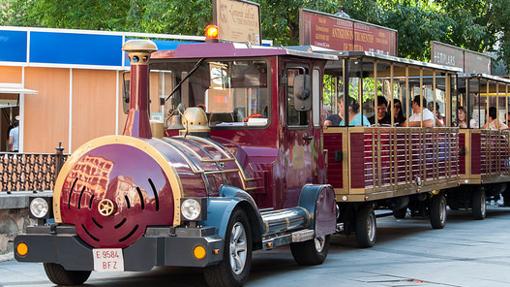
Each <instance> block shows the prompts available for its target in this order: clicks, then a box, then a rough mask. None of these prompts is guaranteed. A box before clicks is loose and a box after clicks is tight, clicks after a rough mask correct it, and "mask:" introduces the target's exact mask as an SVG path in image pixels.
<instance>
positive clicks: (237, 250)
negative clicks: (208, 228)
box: [229, 222, 248, 275]
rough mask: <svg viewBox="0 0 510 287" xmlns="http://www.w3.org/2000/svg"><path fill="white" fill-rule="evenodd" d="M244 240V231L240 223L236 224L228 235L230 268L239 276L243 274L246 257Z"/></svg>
mask: <svg viewBox="0 0 510 287" xmlns="http://www.w3.org/2000/svg"><path fill="white" fill-rule="evenodd" d="M247 245H248V244H247V240H246V230H245V229H244V226H243V224H242V223H240V222H236V223H235V224H234V226H233V227H232V232H231V234H230V243H229V247H230V267H231V268H232V271H233V272H234V273H235V274H237V275H239V274H241V273H242V272H243V270H244V266H245V265H246V256H247V254H248V250H247Z"/></svg>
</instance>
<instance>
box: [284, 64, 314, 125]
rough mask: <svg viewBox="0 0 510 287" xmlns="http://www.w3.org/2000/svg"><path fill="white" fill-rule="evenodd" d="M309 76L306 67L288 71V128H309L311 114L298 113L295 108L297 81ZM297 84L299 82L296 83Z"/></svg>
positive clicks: (306, 112) (305, 112)
mask: <svg viewBox="0 0 510 287" xmlns="http://www.w3.org/2000/svg"><path fill="white" fill-rule="evenodd" d="M308 75H309V71H308V69H307V68H305V67H296V68H289V69H287V125H288V126H308V123H309V118H308V117H309V112H308V111H298V109H297V107H296V106H295V103H296V101H295V96H294V88H295V87H296V88H297V86H295V79H296V78H297V77H300V76H304V77H305V78H306V76H308ZM296 84H297V81H296Z"/></svg>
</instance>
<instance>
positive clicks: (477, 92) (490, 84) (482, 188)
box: [448, 74, 510, 219]
mask: <svg viewBox="0 0 510 287" xmlns="http://www.w3.org/2000/svg"><path fill="white" fill-rule="evenodd" d="M509 87H510V80H508V79H506V78H501V77H497V76H490V75H486V74H461V75H459V78H458V95H457V98H456V99H455V100H454V101H453V103H454V104H455V106H454V109H455V110H456V113H455V114H454V116H455V121H454V123H455V125H456V126H458V127H459V128H460V133H459V148H460V160H459V176H460V184H461V185H460V187H459V188H456V189H453V190H451V191H450V192H449V194H448V204H449V206H450V208H452V209H465V208H466V209H471V211H472V214H473V217H474V218H475V219H484V218H485V217H486V200H496V201H497V200H499V197H500V195H501V194H503V195H504V200H505V203H506V204H508V199H509V198H510V195H509V194H508V192H507V189H508V183H509V182H510V165H509V159H510V138H509V137H510V132H509V131H508V130H507V129H506V127H505V126H503V125H506V126H508V111H509V110H508V107H509V105H508V96H509ZM490 109H493V113H495V115H496V118H495V119H494V120H495V122H498V121H499V123H501V125H500V126H498V127H496V126H494V127H489V126H488V124H487V125H486V123H488V121H489V119H488V116H489V111H490ZM492 117H494V115H492Z"/></svg>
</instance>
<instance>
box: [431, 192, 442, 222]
mask: <svg viewBox="0 0 510 287" xmlns="http://www.w3.org/2000/svg"><path fill="white" fill-rule="evenodd" d="M430 225H432V228H434V229H443V228H444V227H445V225H446V198H445V196H444V194H443V193H440V194H438V195H435V196H433V197H432V199H431V200H430Z"/></svg>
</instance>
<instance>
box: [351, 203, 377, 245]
mask: <svg viewBox="0 0 510 287" xmlns="http://www.w3.org/2000/svg"><path fill="white" fill-rule="evenodd" d="M376 233H377V223H376V219H375V213H374V209H373V208H372V207H370V206H365V207H362V208H360V209H359V210H358V211H357V212H356V242H357V243H358V246H359V247H361V248H368V247H372V246H374V244H375V241H376Z"/></svg>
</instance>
